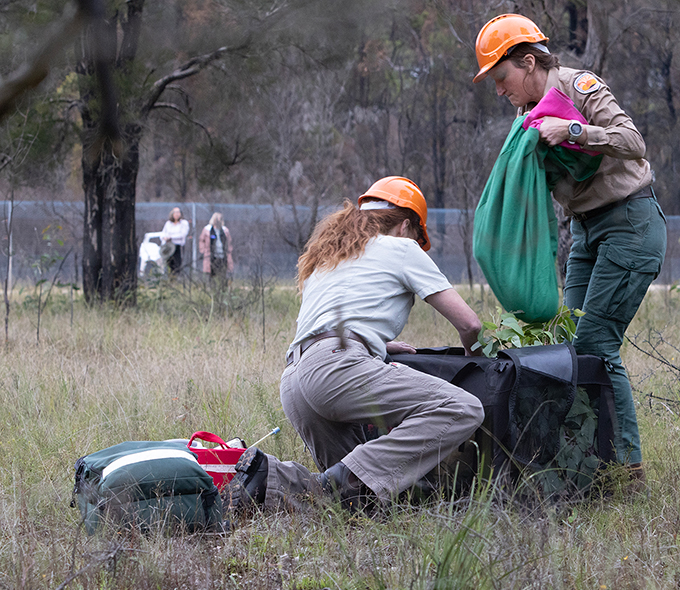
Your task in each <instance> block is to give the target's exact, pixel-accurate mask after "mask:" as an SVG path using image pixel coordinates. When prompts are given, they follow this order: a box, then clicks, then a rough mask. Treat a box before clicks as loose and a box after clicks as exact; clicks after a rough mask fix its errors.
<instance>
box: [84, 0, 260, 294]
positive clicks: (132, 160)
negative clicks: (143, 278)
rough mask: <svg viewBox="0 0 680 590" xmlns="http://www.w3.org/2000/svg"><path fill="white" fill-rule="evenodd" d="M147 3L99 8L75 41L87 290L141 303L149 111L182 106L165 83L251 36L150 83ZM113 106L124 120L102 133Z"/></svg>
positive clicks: (139, 0)
mask: <svg viewBox="0 0 680 590" xmlns="http://www.w3.org/2000/svg"><path fill="white" fill-rule="evenodd" d="M144 4H145V0H127V2H125V4H122V5H120V6H121V8H120V9H116V10H115V11H114V12H113V13H111V14H106V15H101V18H99V19H97V20H96V21H94V22H93V23H92V24H91V25H90V26H88V28H87V30H86V31H85V33H84V34H83V36H82V38H81V40H80V42H78V43H77V44H76V61H77V66H76V73H77V74H78V78H79V93H80V101H79V110H80V116H81V119H82V131H81V141H82V148H83V155H82V170H83V192H84V199H85V211H84V226H83V293H84V295H85V298H86V300H87V301H88V302H90V303H95V302H103V301H117V302H122V303H126V304H131V305H134V303H135V293H136V287H137V273H136V266H137V239H136V234H135V202H136V183H137V173H138V171H139V146H140V141H141V139H142V137H143V133H144V130H145V129H146V128H147V125H146V122H147V120H148V118H149V115H150V113H151V112H152V111H153V110H154V109H160V108H164V109H173V110H175V111H179V112H184V111H183V107H182V106H181V105H178V104H175V103H174V102H172V101H162V100H161V98H162V97H163V94H164V92H165V90H166V89H167V88H168V87H169V86H171V85H172V84H173V83H174V82H177V81H179V80H182V79H185V78H188V77H190V76H193V75H195V74H197V73H198V72H200V71H201V70H202V69H204V68H205V67H206V66H208V65H209V64H210V63H212V62H214V61H215V60H217V59H219V58H221V57H222V56H223V55H224V54H226V53H227V52H229V51H237V50H240V49H243V48H244V47H245V46H246V45H247V44H248V40H247V39H245V40H241V42H240V43H239V44H238V46H234V47H229V48H227V47H220V48H219V49H216V50H214V51H212V52H210V53H206V54H204V55H200V56H197V57H194V58H192V59H189V60H188V61H187V62H185V63H184V64H182V65H180V66H179V67H177V68H175V69H174V71H172V72H171V73H169V74H167V75H165V76H163V77H161V78H159V79H158V80H156V81H155V82H153V83H150V82H149V81H148V75H147V76H146V77H143V76H140V72H139V70H141V66H139V65H137V64H135V61H136V57H137V52H138V47H139V42H140V35H141V30H142V16H143V11H144ZM102 78H104V84H102ZM114 79H115V80H116V81H118V87H119V88H120V87H123V90H122V91H119V96H115V94H116V93H115V92H114V90H113V84H112V83H108V84H107V83H106V81H107V80H109V81H110V80H114ZM102 87H103V88H104V90H103V91H102V92H98V91H97V90H98V88H102ZM111 111H114V112H115V113H114V114H115V119H117V120H118V121H120V123H119V127H118V129H117V130H116V133H113V134H110V133H108V134H106V133H104V134H103V133H102V128H106V126H107V124H106V119H107V118H109V117H111ZM112 137H113V139H112Z"/></svg>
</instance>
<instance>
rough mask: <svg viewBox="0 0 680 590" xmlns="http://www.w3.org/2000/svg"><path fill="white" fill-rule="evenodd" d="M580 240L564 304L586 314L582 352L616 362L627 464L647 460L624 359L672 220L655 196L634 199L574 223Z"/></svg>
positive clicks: (581, 324) (578, 344)
mask: <svg viewBox="0 0 680 590" xmlns="http://www.w3.org/2000/svg"><path fill="white" fill-rule="evenodd" d="M571 233H572V236H573V238H574V243H573V245H572V248H571V252H570V254H569V259H568V261H567V277H566V281H565V287H564V302H565V304H566V305H567V306H568V307H569V308H570V309H574V308H579V309H581V310H583V311H584V312H585V314H586V315H584V316H583V317H581V318H579V319H576V318H574V319H575V321H577V329H576V340H575V341H574V346H575V348H576V352H578V353H579V354H592V355H596V356H600V357H602V358H604V359H606V360H607V361H609V363H610V364H611V369H610V375H609V376H610V378H611V380H612V385H613V387H614V398H615V405H616V416H617V418H618V422H619V424H618V432H617V433H616V434H617V436H616V456H617V459H618V460H619V461H620V462H621V463H631V464H633V463H639V462H641V461H642V452H641V448H640V435H639V432H638V425H637V417H636V415H635V404H634V401H633V394H632V391H631V386H630V381H629V380H628V375H627V374H626V370H625V369H624V367H623V364H622V363H621V355H620V352H619V351H620V348H621V344H622V343H623V336H624V334H625V332H626V329H627V328H628V325H629V324H630V322H631V321H632V319H633V317H634V316H635V313H636V312H637V310H638V308H639V307H640V304H641V303H642V299H643V298H644V296H645V293H646V292H647V288H648V287H649V285H650V284H651V282H652V281H653V280H654V279H655V278H656V277H657V275H658V274H659V271H660V270H661V265H662V263H663V259H664V256H665V253H666V219H665V217H664V215H663V213H662V211H661V208H660V207H659V204H658V203H657V201H656V199H655V198H642V199H634V200H631V201H628V202H627V203H625V204H624V205H621V206H619V207H616V208H614V209H611V210H609V211H607V212H604V213H602V214H600V215H596V216H594V217H592V218H590V219H587V220H586V221H576V220H572V222H571Z"/></svg>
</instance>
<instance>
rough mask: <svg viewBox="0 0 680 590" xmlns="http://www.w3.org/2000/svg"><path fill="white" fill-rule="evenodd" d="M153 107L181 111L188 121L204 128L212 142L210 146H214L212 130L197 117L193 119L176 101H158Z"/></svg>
mask: <svg viewBox="0 0 680 590" xmlns="http://www.w3.org/2000/svg"><path fill="white" fill-rule="evenodd" d="M151 108H152V109H170V110H172V111H177V112H178V113H180V114H181V115H182V116H183V117H184V118H185V119H186V120H187V121H189V122H190V123H192V124H193V125H196V127H200V128H201V129H203V131H204V132H205V134H206V135H207V136H208V142H209V143H210V146H211V147H212V144H213V142H212V136H211V135H210V131H208V128H207V127H206V126H205V125H203V123H201V122H200V121H197V120H196V119H193V118H191V117H190V116H189V114H188V113H186V112H185V111H184V110H183V109H182V108H181V107H179V106H177V105H176V104H175V103H172V102H157V103H156V104H155V105H153V106H152V107H151Z"/></svg>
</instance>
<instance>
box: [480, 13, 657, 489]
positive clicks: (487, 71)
mask: <svg viewBox="0 0 680 590" xmlns="http://www.w3.org/2000/svg"><path fill="white" fill-rule="evenodd" d="M547 42H548V38H547V37H546V36H545V35H544V34H543V33H542V32H541V31H540V29H539V28H538V27H537V26H536V24H535V23H534V22H532V21H531V20H529V19H528V18H526V17H524V16H521V15H518V14H504V15H501V16H498V17H496V18H494V19H492V20H490V21H489V22H488V23H487V24H486V25H485V26H484V27H483V28H482V29H481V31H480V32H479V35H478V36H477V42H476V46H475V49H476V53H477V61H478V64H479V72H478V73H477V75H476V76H475V78H474V82H479V81H480V80H483V79H484V78H486V77H487V76H488V77H489V78H491V79H492V80H493V81H494V83H495V84H496V92H497V93H498V95H499V96H506V97H507V98H508V100H509V101H510V102H511V103H512V104H513V105H514V106H516V107H517V108H518V110H519V115H523V114H525V113H527V112H528V111H530V110H531V109H532V108H533V107H534V106H535V105H536V103H538V102H539V101H540V100H541V99H542V98H543V97H544V96H545V95H546V94H547V93H548V91H549V90H550V89H551V88H556V89H558V90H560V91H562V92H563V93H565V94H566V95H567V96H568V97H569V98H570V99H571V100H572V101H573V103H574V106H575V107H576V108H577V109H578V111H579V112H580V113H581V114H582V115H583V117H584V118H585V120H586V124H582V123H581V122H579V121H574V120H569V119H562V118H558V117H544V118H543V119H542V121H541V123H540V127H539V137H540V140H541V141H543V142H545V143H546V144H547V145H548V146H551V147H553V146H556V145H559V144H561V143H563V142H569V144H578V145H580V146H582V147H583V148H586V149H587V150H590V151H593V152H599V153H601V154H603V158H602V161H601V163H600V166H599V168H598V169H597V172H596V173H595V174H594V175H593V176H592V177H590V178H589V179H587V180H585V181H582V182H577V181H575V180H574V179H573V178H571V177H568V176H565V177H563V178H562V179H561V180H559V181H558V183H557V185H556V186H555V187H554V189H553V197H554V198H555V199H556V200H557V201H558V202H559V203H560V204H561V205H562V207H563V208H564V211H565V213H566V214H567V215H569V216H570V217H571V232H572V236H573V239H574V242H573V246H572V248H571V252H570V255H569V259H568V262H567V267H566V268H567V275H566V281H565V286H564V301H565V304H566V305H567V306H568V307H569V308H570V309H575V308H580V309H582V310H583V311H585V312H586V313H585V315H584V316H583V317H581V318H580V319H579V318H574V319H575V321H576V322H578V325H577V332H576V340H575V348H576V350H577V352H579V353H581V354H594V355H597V356H600V357H603V358H605V359H606V360H608V361H609V362H610V363H611V366H612V372H611V373H610V376H611V380H612V383H613V386H614V392H615V402H616V414H617V418H618V422H619V424H618V427H619V433H618V437H617V449H616V450H617V456H618V459H619V460H620V461H621V462H622V463H627V464H629V465H630V466H631V468H632V473H633V475H636V476H640V477H642V476H643V471H642V465H641V462H642V453H641V448H640V437H639V433H638V426H637V418H636V415H635V406H634V402H633V396H632V392H631V387H630V382H629V381H628V376H627V374H626V371H625V369H624V367H623V365H622V362H621V356H620V352H619V349H620V348H621V344H622V342H623V336H624V333H625V331H626V328H627V327H628V325H629V324H630V322H631V320H632V319H633V316H634V315H635V313H636V311H637V309H638V307H639V306H640V303H641V302H642V299H643V297H644V295H645V293H646V291H647V288H648V287H649V285H650V284H651V282H652V281H653V280H654V279H655V278H656V276H657V275H658V273H659V271H660V270H661V264H662V263H663V259H664V255H665V250H666V226H665V218H664V216H663V213H662V211H661V208H660V207H659V204H658V203H657V201H656V197H655V195H654V191H653V190H652V186H651V185H652V180H653V174H652V170H651V168H650V165H649V162H648V161H647V160H645V159H644V154H645V149H646V148H645V142H644V140H643V138H642V135H641V134H640V132H639V131H638V130H637V128H636V127H635V125H634V124H633V121H632V120H631V118H630V117H629V116H628V115H627V114H626V113H625V112H624V111H623V110H622V109H621V107H620V106H619V105H618V103H617V101H616V99H615V98H614V96H613V95H612V93H611V91H610V90H609V88H608V87H607V85H606V84H605V83H604V82H603V81H602V79H600V78H599V77H598V76H596V75H595V74H593V73H592V72H589V71H585V70H575V69H571V68H566V67H562V66H560V64H559V61H558V59H557V57H556V56H554V55H553V54H551V53H550V51H549V50H548V48H547Z"/></svg>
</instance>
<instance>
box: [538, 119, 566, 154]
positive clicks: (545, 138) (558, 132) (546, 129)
mask: <svg viewBox="0 0 680 590" xmlns="http://www.w3.org/2000/svg"><path fill="white" fill-rule="evenodd" d="M570 122H571V121H569V120H568V119H560V118H558V117H543V119H542V121H541V126H540V127H539V128H538V136H539V137H540V138H541V141H542V142H543V143H547V144H548V145H549V146H550V147H554V146H556V145H560V144H561V143H562V142H563V141H567V140H568V139H569V123H570Z"/></svg>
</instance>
